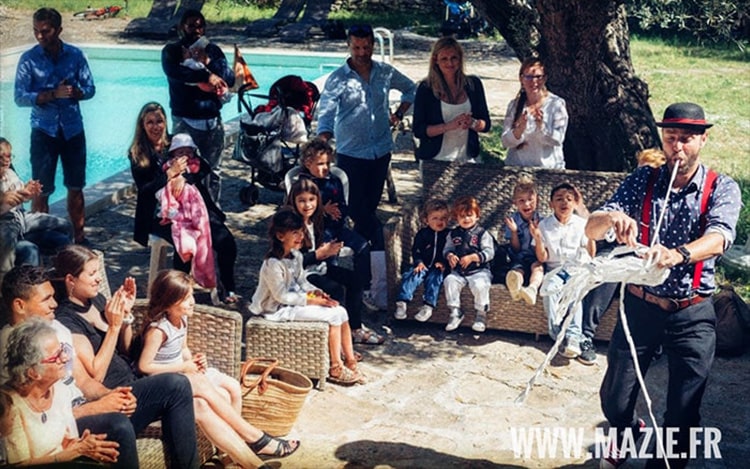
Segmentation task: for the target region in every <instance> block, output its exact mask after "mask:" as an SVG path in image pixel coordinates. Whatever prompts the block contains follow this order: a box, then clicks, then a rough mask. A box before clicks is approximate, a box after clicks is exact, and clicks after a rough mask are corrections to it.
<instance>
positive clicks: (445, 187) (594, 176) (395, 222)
mask: <svg viewBox="0 0 750 469" xmlns="http://www.w3.org/2000/svg"><path fill="white" fill-rule="evenodd" d="M421 172H422V200H424V198H425V195H426V194H429V196H430V197H437V198H442V199H444V200H446V201H448V202H450V201H453V200H455V199H456V198H457V197H459V196H462V195H473V196H474V197H476V198H477V199H478V200H479V204H480V206H481V208H482V216H481V218H480V219H481V223H482V225H483V226H484V227H485V228H487V229H489V230H490V232H491V233H492V234H493V235H495V237H496V238H497V239H498V241H499V242H500V243H503V242H505V239H504V221H503V220H504V217H505V216H506V215H507V214H509V213H511V212H512V211H513V205H512V194H513V186H514V184H515V181H516V180H517V179H518V176H519V175H520V174H521V173H524V172H525V173H530V174H531V175H532V176H533V177H534V180H535V182H536V187H537V191H538V194H539V204H538V210H539V211H540V213H541V214H542V215H547V214H549V213H550V209H549V204H548V200H549V194H550V191H551V189H552V188H553V187H554V186H555V185H557V184H559V183H560V182H563V181H568V182H570V183H572V184H574V185H576V187H578V188H579V189H580V190H581V193H582V194H583V196H584V199H585V200H586V205H587V206H588V207H589V209H592V210H593V209H595V208H597V207H599V206H601V205H602V204H603V203H604V201H606V200H607V198H608V197H609V196H610V195H611V194H612V193H613V192H614V190H615V189H616V188H617V186H618V185H619V183H620V182H621V181H622V180H623V179H624V177H625V176H626V175H625V174H624V173H604V172H589V171H572V170H552V169H542V168H518V167H502V166H500V165H489V164H454V163H445V162H439V161H422V165H421ZM422 200H420V201H419V202H418V203H414V204H406V205H405V206H404V208H403V212H402V214H401V216H398V217H394V218H392V219H391V220H389V222H388V223H387V225H386V229H385V232H386V234H385V236H386V268H387V270H388V290H389V295H388V297H389V302H390V305H389V306H390V311H393V310H394V309H395V299H396V295H397V294H398V289H399V286H400V281H401V273H402V272H403V271H404V270H406V269H407V268H408V267H409V266H410V262H411V242H412V239H413V238H414V235H415V234H416V232H417V231H418V230H419V228H420V227H421V222H420V216H419V210H420V206H421V203H422ZM498 235H499V236H498ZM495 282H500V283H497V284H493V285H492V287H491V290H490V312H489V314H488V317H487V327H488V328H489V329H498V330H506V331H516V332H526V333H531V334H534V335H535V336H536V337H537V338H538V337H539V336H540V335H546V334H547V318H546V315H545V313H544V307H543V306H542V302H541V301H537V304H536V305H534V306H529V305H527V304H526V303H523V302H518V301H513V300H512V299H511V297H510V294H509V293H508V290H507V288H506V287H505V285H504V284H503V282H504V279H495ZM421 297H422V288H421V287H420V288H419V289H418V290H417V292H416V294H415V296H414V301H412V302H411V303H410V304H409V308H408V311H407V314H408V317H409V318H411V317H413V315H414V314H415V313H416V312H417V310H418V309H419V307H420V306H421ZM461 308H462V310H463V311H464V312H465V313H466V317H465V319H464V322H463V324H462V325H463V326H466V325H470V324H471V323H472V322H473V320H474V308H473V298H472V295H471V292H470V291H469V289H468V288H466V289H464V291H463V292H462V295H461ZM616 308H617V302H613V304H612V306H611V307H610V309H609V310H608V311H607V312H606V313H605V315H604V316H603V317H602V319H601V322H600V324H599V327H598V329H597V331H596V338H597V339H601V340H609V338H610V337H611V335H612V331H613V329H614V325H615V323H616V318H617V315H616V312H613V310H615V309H616ZM448 317H449V311H448V308H447V306H446V305H445V298H444V296H442V295H441V297H440V300H439V301H438V305H437V308H435V310H434V313H433V315H432V317H431V318H430V322H436V323H442V324H445V323H447V322H448Z"/></svg>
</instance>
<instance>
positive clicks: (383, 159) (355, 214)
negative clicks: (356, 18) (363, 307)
mask: <svg viewBox="0 0 750 469" xmlns="http://www.w3.org/2000/svg"><path fill="white" fill-rule="evenodd" d="M374 43H375V36H374V34H373V30H372V27H371V26H369V25H355V26H352V27H351V28H349V31H348V36H347V44H348V46H349V53H350V57H349V58H348V59H347V61H346V63H345V64H344V65H342V66H341V67H339V68H338V69H336V70H335V71H334V72H333V73H331V76H330V77H328V79H327V80H326V83H325V86H324V88H323V92H322V93H321V98H320V104H319V107H318V109H319V111H318V135H319V136H320V137H321V138H323V139H325V140H328V139H330V138H332V137H334V136H335V137H336V154H337V156H336V158H337V165H338V166H339V167H340V168H341V169H343V170H344V171H345V172H346V175H347V176H348V177H349V205H350V209H351V218H352V220H353V221H354V228H355V230H356V231H357V232H358V233H360V234H361V235H362V236H364V237H365V238H366V239H367V240H369V241H370V243H371V244H372V248H371V253H372V260H373V266H372V269H373V283H375V282H376V279H375V276H376V274H377V275H378V277H379V272H376V270H378V271H379V270H380V268H379V267H378V266H380V265H381V264H382V267H383V275H384V270H385V269H384V267H385V253H384V249H385V247H384V241H383V226H382V224H381V222H380V221H379V220H378V218H377V214H376V211H377V208H378V203H379V202H380V197H381V195H382V194H383V186H384V184H385V179H386V176H387V174H388V165H389V164H390V161H391V149H392V146H393V140H392V137H391V130H390V127H391V125H396V124H398V123H399V122H400V121H401V119H402V118H403V117H404V113H405V112H406V111H407V110H408V109H409V106H411V103H412V102H413V101H414V94H415V93H416V85H415V84H414V82H413V81H412V80H410V79H409V78H408V77H406V76H405V75H403V74H402V73H400V72H399V71H398V70H396V69H395V68H394V67H393V66H391V65H389V64H387V63H382V62H374V61H373V60H372V52H373V47H374ZM392 89H395V90H398V91H400V92H401V104H400V105H399V107H398V108H397V109H396V111H395V112H394V113H391V112H390V108H389V106H388V93H389V92H390V90H392ZM381 254H382V255H381ZM381 261H382V262H381ZM375 288H376V287H375V286H374V285H373V289H375ZM375 304H376V305H377V306H379V307H381V308H383V307H384V306H385V298H380V299H379V298H377V297H376V298H375Z"/></svg>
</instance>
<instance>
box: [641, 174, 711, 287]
mask: <svg viewBox="0 0 750 469" xmlns="http://www.w3.org/2000/svg"><path fill="white" fill-rule="evenodd" d="M658 175H659V169H658V168H655V169H654V170H652V171H651V174H650V175H649V177H648V183H647V184H646V196H645V197H644V199H643V209H642V210H641V240H640V241H641V244H644V245H646V246H648V245H649V225H650V224H651V205H652V204H651V202H652V199H653V197H654V186H656V179H657V177H658ZM717 177H718V174H717V173H716V172H715V171H713V170H710V169H709V170H707V171H706V180H705V181H704V184H703V193H702V194H701V212H700V213H701V215H700V234H701V236H703V233H704V232H705V230H706V209H707V208H708V198H709V197H710V196H711V193H712V192H713V187H714V183H715V182H716V178H717ZM702 272H703V261H699V262H696V263H695V270H694V271H693V290H696V289H697V288H698V287H699V286H700V283H701V273H702Z"/></svg>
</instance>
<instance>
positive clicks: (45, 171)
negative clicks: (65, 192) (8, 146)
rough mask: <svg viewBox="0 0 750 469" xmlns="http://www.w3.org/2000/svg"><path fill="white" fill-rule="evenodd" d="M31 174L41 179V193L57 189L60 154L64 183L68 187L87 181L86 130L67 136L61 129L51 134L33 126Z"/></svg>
mask: <svg viewBox="0 0 750 469" xmlns="http://www.w3.org/2000/svg"><path fill="white" fill-rule="evenodd" d="M30 153H31V178H32V179H36V180H38V181H39V182H40V183H42V195H50V194H51V193H53V192H55V172H56V171H57V157H58V156H59V157H60V162H61V163H62V171H63V184H64V185H65V187H66V188H68V189H69V190H81V189H83V188H84V186H85V185H86V134H85V133H84V132H81V133H80V134H78V135H75V136H74V137H71V138H70V140H65V137H63V135H62V132H60V133H58V134H57V136H55V137H50V136H49V135H47V134H46V133H44V132H42V131H41V130H39V129H31V148H30Z"/></svg>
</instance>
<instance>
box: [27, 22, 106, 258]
mask: <svg viewBox="0 0 750 469" xmlns="http://www.w3.org/2000/svg"><path fill="white" fill-rule="evenodd" d="M61 32H62V17H61V16H60V13H59V12H58V11H57V10H55V9H52V8H40V9H39V10H37V11H36V12H35V13H34V37H35V38H36V40H37V42H38V43H39V44H38V45H36V46H34V47H32V48H31V49H29V50H28V51H26V52H24V53H23V55H21V58H20V60H19V61H18V68H17V70H16V83H15V100H16V104H17V105H18V106H22V107H31V147H30V153H31V173H32V175H31V177H32V179H36V180H39V182H40V183H41V184H42V193H41V195H40V196H38V197H35V198H34V199H33V201H32V206H31V208H32V210H33V211H34V212H43V213H48V212H49V203H48V202H49V196H50V194H52V193H53V192H54V191H55V171H56V170H57V158H58V157H60V161H61V162H62V169H63V178H64V179H63V182H64V184H65V187H66V188H67V189H68V214H69V215H70V220H71V222H72V223H73V231H74V236H75V242H76V243H85V238H84V231H83V226H84V218H85V204H84V200H83V187H84V186H85V185H86V135H85V133H84V131H83V117H82V116H81V108H80V106H79V104H78V103H79V101H82V100H84V99H91V98H92V97H93V96H94V93H95V92H96V89H95V87H94V79H93V77H92V76H91V70H90V69H89V64H88V62H87V61H86V57H85V56H84V55H83V52H82V51H81V50H80V49H78V48H77V47H74V46H71V45H70V44H66V43H64V42H62V41H61V40H60V33H61Z"/></svg>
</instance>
